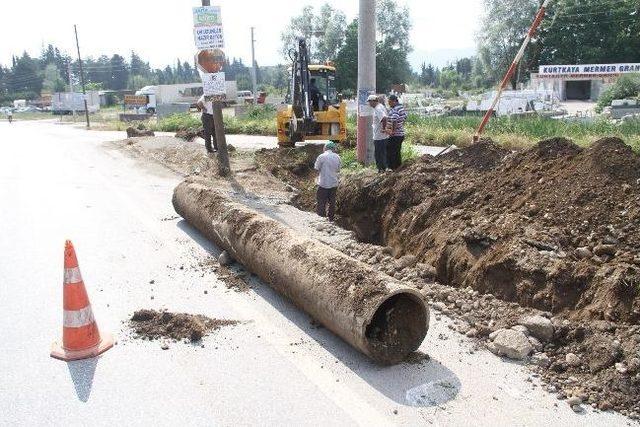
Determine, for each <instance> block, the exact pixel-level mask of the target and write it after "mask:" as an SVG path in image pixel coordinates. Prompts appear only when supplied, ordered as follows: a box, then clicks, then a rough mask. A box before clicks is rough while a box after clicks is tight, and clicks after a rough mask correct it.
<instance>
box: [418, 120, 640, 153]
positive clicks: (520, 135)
mask: <svg viewBox="0 0 640 427" xmlns="http://www.w3.org/2000/svg"><path fill="white" fill-rule="evenodd" d="M479 122H480V118H478V117H428V118H422V117H418V116H414V115H410V116H409V118H408V120H407V124H406V130H407V140H408V141H411V142H413V143H415V144H425V145H444V146H446V145H450V144H455V145H458V146H465V145H469V143H470V142H471V140H472V138H473V135H474V133H475V130H476V127H477V126H478V124H479ZM484 136H486V137H489V138H492V139H493V140H494V141H496V142H497V143H499V144H502V145H504V146H506V147H508V148H521V147H526V146H530V145H532V144H535V143H536V142H538V141H540V140H542V139H548V138H553V137H566V138H570V139H572V140H573V141H574V142H575V143H577V144H578V145H583V146H584V145H589V144H591V143H592V142H593V141H595V140H597V139H599V138H602V137H604V136H617V137H620V138H622V139H624V140H625V141H626V142H627V143H628V144H629V145H631V146H632V147H634V148H636V149H637V147H639V146H640V121H630V122H624V123H615V122H612V121H609V120H606V119H596V120H594V121H592V122H580V121H567V120H555V119H550V118H545V117H520V118H512V117H494V118H492V119H491V121H490V122H489V124H488V126H487V128H486V130H485V133H484Z"/></svg>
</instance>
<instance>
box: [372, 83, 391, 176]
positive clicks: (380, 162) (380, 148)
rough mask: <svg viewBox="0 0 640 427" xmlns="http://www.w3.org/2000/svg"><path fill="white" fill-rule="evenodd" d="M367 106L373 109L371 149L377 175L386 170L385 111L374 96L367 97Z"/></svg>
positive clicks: (387, 136) (386, 138) (386, 135)
mask: <svg viewBox="0 0 640 427" xmlns="http://www.w3.org/2000/svg"><path fill="white" fill-rule="evenodd" d="M367 102H368V103H369V106H370V107H371V108H373V147H374V150H375V151H374V155H375V159H376V167H377V168H378V173H382V172H385V171H386V170H387V167H388V165H387V143H388V141H389V134H388V133H387V130H386V129H387V121H388V117H387V109H386V108H385V107H384V105H382V103H381V102H380V99H379V98H378V97H377V96H376V95H369V98H367Z"/></svg>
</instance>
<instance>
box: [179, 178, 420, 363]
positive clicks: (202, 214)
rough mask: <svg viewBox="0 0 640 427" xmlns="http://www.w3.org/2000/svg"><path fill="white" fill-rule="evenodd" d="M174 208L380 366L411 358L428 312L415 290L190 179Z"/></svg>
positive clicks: (180, 188)
mask: <svg viewBox="0 0 640 427" xmlns="http://www.w3.org/2000/svg"><path fill="white" fill-rule="evenodd" d="M173 206H174V208H175V210H176V212H177V213H178V214H179V215H181V216H182V217H183V218H184V219H185V220H187V222H189V224H191V225H192V226H194V227H195V228H196V229H198V230H199V231H200V232H201V233H202V234H203V235H204V236H206V237H207V238H208V239H210V240H211V241H213V242H214V243H215V244H216V245H217V246H219V247H221V248H224V249H225V250H227V251H228V252H229V254H230V255H231V256H232V257H233V258H234V259H236V260H237V261H239V262H240V263H242V264H243V265H244V266H245V267H246V268H248V269H249V270H250V271H251V272H253V273H254V274H256V275H257V276H258V277H260V278H261V279H262V280H263V281H265V282H266V283H268V284H269V285H270V286H271V287H272V288H273V289H274V290H276V291H277V292H279V293H280V294H281V295H283V296H286V297H287V298H289V299H291V301H293V303H294V304H295V305H297V306H298V307H299V308H301V309H302V310H304V311H305V312H307V314H309V315H310V316H311V317H312V318H313V319H315V320H316V321H318V322H319V323H321V324H322V325H324V326H325V327H326V328H327V329H329V330H331V331H332V332H333V333H335V334H337V335H338V336H340V337H341V338H342V339H344V340H345V341H347V342H348V343H349V344H351V345H352V346H354V347H355V348H357V349H358V350H360V351H361V352H363V353H364V354H366V355H368V356H369V357H371V358H372V359H373V360H375V361H376V362H378V363H381V364H395V363H399V362H401V361H402V360H404V359H405V358H406V357H407V356H408V355H409V354H410V353H412V352H413V351H415V350H417V349H418V347H419V346H420V344H421V343H422V341H423V340H424V338H425V336H426V334H427V330H428V328H429V310H428V308H427V306H426V304H425V301H424V299H423V297H422V296H421V295H420V293H419V292H417V291H416V290H414V289H412V288H409V287H407V286H404V285H402V284H401V283H399V282H397V281H395V280H394V279H393V278H391V277H389V276H387V275H385V274H382V273H379V272H377V271H375V270H374V269H372V268H371V267H369V266H367V265H366V264H364V263H361V262H359V261H356V260H354V259H353V258H350V257H348V256H346V255H344V254H343V253H342V252H339V251H337V250H335V249H333V248H331V247H329V246H327V245H325V244H323V243H320V242H319V241H317V240H314V239H310V238H307V237H304V236H301V235H299V234H297V233H296V232H294V231H293V230H292V229H290V228H289V227H287V226H285V225H283V224H281V223H280V222H278V221H276V220H274V219H272V218H269V217H268V216H267V215H264V214H262V213H259V212H257V211H254V210H252V209H249V208H247V207H246V206H244V205H242V204H241V203H238V202H234V201H233V200H231V199H230V198H229V197H227V196H225V195H223V194H222V193H221V192H219V191H217V190H215V189H213V188H211V187H210V186H208V185H207V184H206V183H202V182H198V181H197V180H194V179H188V180H187V181H184V182H183V183H181V184H180V185H178V187H177V188H176V189H175V191H174V194H173Z"/></svg>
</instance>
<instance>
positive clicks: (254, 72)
mask: <svg viewBox="0 0 640 427" xmlns="http://www.w3.org/2000/svg"><path fill="white" fill-rule="evenodd" d="M254 28H255V27H251V83H252V84H253V105H257V104H258V70H257V68H256V46H255V43H256V39H255V38H254V36H253V30H254Z"/></svg>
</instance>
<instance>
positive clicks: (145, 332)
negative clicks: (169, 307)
mask: <svg viewBox="0 0 640 427" xmlns="http://www.w3.org/2000/svg"><path fill="white" fill-rule="evenodd" d="M238 323H239V322H237V321H235V320H220V319H211V318H209V317H206V316H203V315H200V314H198V315H193V314H186V313H170V312H168V311H155V310H147V309H143V310H138V311H136V312H135V313H134V314H133V316H132V317H131V321H130V325H131V327H132V328H133V330H134V332H135V333H136V334H137V335H138V336H139V337H142V338H146V339H149V340H153V339H157V338H171V339H174V340H183V339H189V340H190V341H191V342H197V341H200V340H201V339H202V337H203V336H205V335H207V334H208V333H209V332H211V331H213V330H216V329H220V328H221V327H223V326H232V325H236V324H238Z"/></svg>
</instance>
